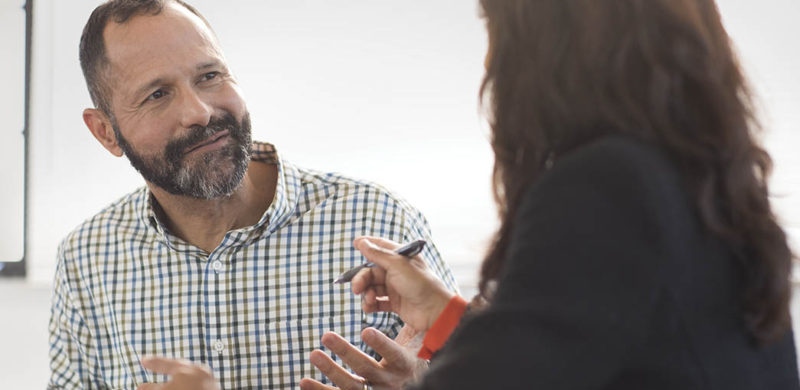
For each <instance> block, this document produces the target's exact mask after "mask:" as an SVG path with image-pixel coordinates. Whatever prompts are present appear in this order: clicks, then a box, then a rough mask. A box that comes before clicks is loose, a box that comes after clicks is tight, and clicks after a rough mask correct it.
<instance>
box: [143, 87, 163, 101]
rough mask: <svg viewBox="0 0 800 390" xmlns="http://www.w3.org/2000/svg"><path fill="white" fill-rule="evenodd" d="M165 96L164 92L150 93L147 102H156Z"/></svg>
mask: <svg viewBox="0 0 800 390" xmlns="http://www.w3.org/2000/svg"><path fill="white" fill-rule="evenodd" d="M166 94H167V93H166V92H164V91H162V90H160V89H159V90H158V91H155V92H153V93H151V94H150V96H148V97H147V100H158V99H161V98H162V97H164V96H165V95H166Z"/></svg>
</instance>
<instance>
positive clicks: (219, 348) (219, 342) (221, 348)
mask: <svg viewBox="0 0 800 390" xmlns="http://www.w3.org/2000/svg"><path fill="white" fill-rule="evenodd" d="M214 350H215V351H217V353H222V351H224V350H225V343H223V342H222V340H217V341H215V342H214Z"/></svg>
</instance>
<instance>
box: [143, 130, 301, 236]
mask: <svg viewBox="0 0 800 390" xmlns="http://www.w3.org/2000/svg"><path fill="white" fill-rule="evenodd" d="M251 159H253V160H254V161H261V162H264V163H267V164H274V165H277V167H278V182H277V185H276V186H275V196H274V197H273V199H272V202H271V203H270V205H269V207H268V208H267V210H266V211H265V212H264V214H263V215H262V216H261V219H259V221H258V222H257V223H256V224H255V225H253V226H247V227H244V228H241V229H238V230H235V231H232V232H229V234H230V233H236V236H237V237H238V238H240V239H237V240H229V239H227V238H226V239H225V240H224V241H223V244H222V245H237V244H238V245H241V244H244V243H247V242H251V241H252V240H253V239H257V238H259V237H261V236H262V235H263V234H272V233H273V232H275V231H277V230H278V229H280V228H281V227H282V226H284V225H285V224H286V223H288V222H289V221H291V217H292V216H293V215H294V214H295V210H296V209H297V204H298V200H299V196H300V193H301V188H302V182H301V180H300V172H299V170H298V169H297V167H295V166H294V165H292V164H291V163H288V162H286V161H284V160H283V159H282V158H281V157H280V156H279V155H278V153H277V151H276V149H275V146H274V145H272V144H270V143H266V142H258V141H254V142H253V151H252V154H251ZM156 207H159V206H158V204H157V202H156V200H155V198H154V197H153V195H152V193H151V192H150V190H149V189H148V188H147V187H146V186H145V187H143V188H141V189H139V190H138V191H137V193H136V194H135V196H134V208H135V209H136V214H137V216H138V218H139V220H140V221H141V222H142V223H143V224H144V225H145V226H147V227H148V229H153V230H154V231H155V232H156V233H157V234H158V235H159V236H160V237H161V239H162V240H163V241H164V242H165V243H166V244H167V245H168V246H170V247H171V248H173V249H181V248H180V247H183V246H186V245H176V243H175V239H176V238H175V237H174V236H172V235H171V234H170V233H169V232H168V231H167V229H166V227H165V226H164V224H163V223H161V221H159V219H158V217H157V215H156V212H155V208H156ZM226 243H230V244H226ZM190 247H191V246H190ZM191 248H193V247H191ZM187 249H188V248H187Z"/></svg>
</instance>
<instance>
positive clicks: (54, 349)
mask: <svg viewBox="0 0 800 390" xmlns="http://www.w3.org/2000/svg"><path fill="white" fill-rule="evenodd" d="M65 268H66V264H65V260H64V257H63V251H62V250H59V262H58V266H57V268H56V276H55V280H54V283H53V285H54V287H53V297H52V302H51V308H50V324H49V332H50V381H49V383H48V386H47V388H48V389H70V390H72V389H84V388H86V387H85V386H89V385H90V384H91V383H92V382H91V379H90V378H91V375H90V374H89V372H90V369H89V367H88V366H87V360H88V359H87V356H86V349H87V346H88V345H89V340H90V334H89V330H88V327H87V326H86V322H85V321H84V319H83V317H82V315H81V313H80V311H79V310H78V309H77V308H76V307H75V305H74V302H73V298H72V293H71V291H70V287H69V282H68V278H67V274H66V270H65Z"/></svg>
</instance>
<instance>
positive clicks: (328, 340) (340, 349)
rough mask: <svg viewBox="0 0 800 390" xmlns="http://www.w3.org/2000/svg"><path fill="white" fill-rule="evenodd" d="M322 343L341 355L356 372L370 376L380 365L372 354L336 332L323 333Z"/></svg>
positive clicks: (337, 354)
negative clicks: (368, 353)
mask: <svg viewBox="0 0 800 390" xmlns="http://www.w3.org/2000/svg"><path fill="white" fill-rule="evenodd" d="M322 345H324V346H326V347H328V349H330V350H331V352H333V353H335V354H336V356H339V358H340V359H342V361H343V362H344V364H347V365H348V366H349V367H350V369H351V370H353V371H354V372H355V373H356V374H358V375H361V376H364V377H367V378H370V377H371V376H372V375H374V372H375V370H377V369H378V368H379V367H380V365H379V364H378V362H377V361H375V359H373V358H372V356H369V355H367V354H365V353H364V352H362V351H361V350H360V349H358V348H356V347H355V346H353V345H352V344H350V343H349V342H348V341H347V340H345V339H344V338H342V336H339V335H338V334H336V333H333V332H328V333H325V334H324V335H322Z"/></svg>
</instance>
